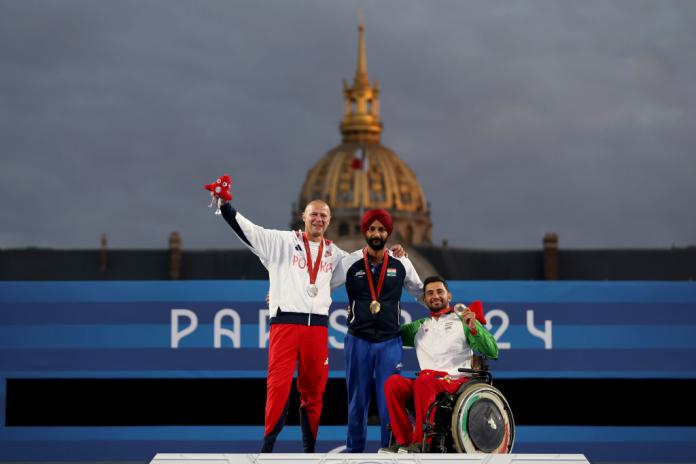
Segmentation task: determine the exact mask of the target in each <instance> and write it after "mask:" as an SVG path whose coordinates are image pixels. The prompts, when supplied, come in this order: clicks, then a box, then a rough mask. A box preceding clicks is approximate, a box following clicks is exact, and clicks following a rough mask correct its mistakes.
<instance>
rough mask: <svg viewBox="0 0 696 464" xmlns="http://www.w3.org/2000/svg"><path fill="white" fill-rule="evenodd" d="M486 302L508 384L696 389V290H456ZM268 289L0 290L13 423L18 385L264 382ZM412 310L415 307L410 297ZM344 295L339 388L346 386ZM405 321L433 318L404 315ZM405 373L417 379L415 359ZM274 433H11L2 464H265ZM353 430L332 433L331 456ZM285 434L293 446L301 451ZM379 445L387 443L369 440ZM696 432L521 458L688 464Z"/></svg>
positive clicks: (539, 433)
mask: <svg viewBox="0 0 696 464" xmlns="http://www.w3.org/2000/svg"><path fill="white" fill-rule="evenodd" d="M450 287H451V290H452V293H453V294H454V296H455V300H456V301H461V302H465V303H466V302H469V301H471V300H474V299H480V300H482V301H483V302H484V308H485V310H486V315H487V317H488V319H489V324H490V326H491V327H490V330H491V332H492V333H494V335H495V336H496V338H497V339H498V343H499V345H500V347H501V349H502V352H501V356H500V360H499V361H497V362H494V363H493V364H492V368H493V369H494V373H495V376H496V377H497V378H529V377H535V378H539V377H560V378H583V377H587V378H636V379H640V378H670V379H675V378H677V379H678V378H685V379H693V378H696V356H695V355H696V330H694V329H696V283H691V282H509V281H504V282H488V281H486V282H471V281H469V282H451V284H450ZM266 290H267V283H266V282H265V281H232V282H230V281H180V282H160V281H157V282H152V281H150V282H148V281H137V282H135V281H134V282H126V281H108V282H0V377H2V379H0V380H1V383H0V400H1V401H0V410H1V411H2V415H3V417H4V415H5V414H4V413H5V403H6V402H5V397H6V382H5V379H7V378H15V379H17V378H120V377H127V378H153V377H154V378H157V377H161V378H173V377H174V378H177V377H178V378H195V377H208V378H210V377H224V378H230V377H245V378H248V377H259V378H261V377H265V376H266V373H265V366H266V362H267V361H266V350H265V346H266V344H267V330H268V328H267V314H268V313H267V310H266V309H265V304H264V303H263V299H264V296H265V294H266ZM406 298H410V297H406ZM346 301H347V298H346V295H345V292H344V291H343V290H340V291H337V292H336V293H335V295H334V305H333V306H332V315H331V326H330V346H331V348H332V349H331V350H330V359H329V365H330V376H331V377H343V356H342V353H341V348H342V343H343V336H344V333H345V311H344V310H342V308H344V307H345V305H346V304H345V302H346ZM403 306H404V314H403V316H404V318H405V320H409V319H416V318H419V317H423V316H425V315H426V314H427V312H426V310H425V309H424V308H422V307H421V306H419V305H417V304H416V303H414V302H409V301H405V303H404V305H403ZM404 369H405V371H406V372H408V371H415V370H417V365H416V362H415V356H414V352H413V350H407V351H406V356H405V360H404ZM261 436H262V427H260V426H259V427H94V428H90V427H7V426H5V425H4V422H3V425H2V426H1V427H0V460H41V459H51V460H56V459H66V460H92V459H101V460H104V459H109V460H148V459H150V458H151V457H152V456H153V455H154V453H156V452H229V453H232V452H256V451H257V449H258V444H259V439H260V438H261ZM344 436H345V427H321V428H320V432H319V437H318V439H319V445H318V448H319V449H320V450H321V451H328V450H329V449H333V448H335V447H336V446H339V445H341V444H342V441H343V439H344ZM298 438H299V430H298V428H297V427H286V429H285V430H284V431H283V433H282V434H281V436H280V438H279V440H280V441H281V443H280V447H281V449H285V450H293V449H295V448H294V447H295V446H296V447H297V448H298V451H299V442H298ZM369 439H370V440H371V441H372V442H373V445H374V446H376V443H377V439H378V430H377V429H374V430H372V429H371V430H370V431H369ZM695 443H696V428H694V427H575V426H573V427H558V426H553V427H533V426H520V427H518V435H517V440H516V446H515V452H521V453H522V452H545V453H555V452H580V453H584V454H586V455H587V456H588V457H590V459H591V460H604V461H608V460H619V461H621V460H623V461H636V460H639V461H660V460H665V459H668V460H673V461H687V460H689V459H691V458H692V457H693V456H696V445H695Z"/></svg>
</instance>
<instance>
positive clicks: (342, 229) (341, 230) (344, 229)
mask: <svg viewBox="0 0 696 464" xmlns="http://www.w3.org/2000/svg"><path fill="white" fill-rule="evenodd" d="M349 233H350V228H349V227H348V223H347V222H342V223H340V224H339V225H338V235H339V236H341V237H345V236H346V235H348V234H349Z"/></svg>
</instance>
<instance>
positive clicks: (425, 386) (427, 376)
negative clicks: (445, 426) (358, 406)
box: [384, 370, 468, 446]
mask: <svg viewBox="0 0 696 464" xmlns="http://www.w3.org/2000/svg"><path fill="white" fill-rule="evenodd" d="M446 375H447V373H446V372H437V371H429V370H424V371H421V372H420V374H419V375H418V377H416V379H415V380H412V379H407V378H406V377H402V376H401V375H399V374H394V375H392V376H391V377H389V378H388V379H387V382H386V383H385V384H384V393H385V395H386V397H387V408H388V409H389V419H390V421H391V427H392V431H393V432H394V437H395V438H396V442H397V443H398V444H399V445H404V446H408V445H411V444H413V443H421V442H422V441H423V422H424V420H425V414H426V413H427V412H428V408H429V407H430V405H431V404H433V402H434V401H435V397H436V396H437V394H438V393H440V392H447V393H450V394H452V393H454V392H456V391H457V389H458V388H459V386H460V385H461V384H463V383H464V382H466V381H467V380H468V378H466V377H464V378H461V379H456V380H451V379H446V378H444V376H446ZM411 398H413V406H414V409H415V414H416V423H415V424H411V421H410V420H409V418H408V414H407V413H406V403H407V401H408V400H410V399H411ZM428 420H432V418H428Z"/></svg>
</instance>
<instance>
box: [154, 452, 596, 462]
mask: <svg viewBox="0 0 696 464" xmlns="http://www.w3.org/2000/svg"><path fill="white" fill-rule="evenodd" d="M281 463H290V464H401V463H404V464H445V463H453V464H556V463H559V464H561V463H562V464H589V461H588V460H587V458H585V456H584V455H582V454H376V453H363V454H348V453H325V454H320V453H315V454H302V453H286V454H283V453H272V454H175V453H159V454H157V455H156V456H155V458H154V459H153V460H152V461H150V464H281Z"/></svg>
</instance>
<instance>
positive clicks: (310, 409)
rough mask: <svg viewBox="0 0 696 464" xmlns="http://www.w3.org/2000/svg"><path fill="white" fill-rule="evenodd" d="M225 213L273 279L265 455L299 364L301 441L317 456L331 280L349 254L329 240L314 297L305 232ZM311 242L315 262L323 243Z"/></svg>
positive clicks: (281, 420)
mask: <svg viewBox="0 0 696 464" xmlns="http://www.w3.org/2000/svg"><path fill="white" fill-rule="evenodd" d="M221 211H222V216H223V217H224V218H225V220H226V221H227V222H228V224H229V225H230V226H231V227H232V229H233V230H234V231H235V233H236V234H237V236H238V237H239V238H240V240H242V242H244V244H245V245H246V246H247V247H249V249H250V250H251V251H252V252H253V253H254V254H255V255H256V256H258V257H259V259H260V260H261V263H262V264H263V265H264V266H265V267H266V269H267V270H268V278H269V281H270V290H269V293H270V295H269V296H270V302H269V312H270V317H271V332H270V343H269V349H268V380H267V383H266V414H265V428H264V442H263V447H262V450H261V451H262V452H270V451H272V450H273V445H274V444H275V441H276V438H277V436H278V433H280V430H281V429H282V428H283V425H284V423H285V417H286V415H287V408H288V397H289V395H290V387H291V383H292V377H293V374H294V372H295V366H297V389H298V390H299V392H300V403H301V404H300V423H301V427H302V442H303V447H304V450H305V451H306V452H313V451H314V445H315V442H316V436H317V429H318V428H319V418H320V416H321V408H322V398H323V396H324V390H325V388H326V381H327V379H328V372H329V364H328V361H329V351H328V314H329V306H330V305H331V288H330V283H331V276H332V273H333V270H334V269H336V266H337V264H338V263H339V261H340V260H341V259H342V258H343V257H344V256H345V255H346V254H347V253H346V252H344V251H343V250H341V249H340V248H338V247H337V246H336V245H335V244H333V243H332V242H331V241H329V240H324V244H323V255H322V260H321V264H320V266H319V271H318V273H317V276H316V281H315V285H316V286H317V289H318V294H317V295H316V296H314V297H312V296H310V294H309V293H308V291H307V288H308V286H309V284H310V278H309V272H308V268H307V254H306V253H307V252H306V250H305V241H304V238H303V233H302V232H300V231H280V230H269V229H264V228H263V227H259V226H257V225H255V224H253V223H252V222H251V221H249V220H248V219H246V218H245V217H244V216H242V215H241V214H239V213H238V212H237V211H236V210H235V209H234V208H232V206H231V205H230V204H229V203H227V204H225V205H223V206H222V208H221ZM308 244H309V249H310V257H311V260H312V263H314V262H315V260H316V258H317V254H318V252H319V248H320V243H319V242H312V241H309V242H308Z"/></svg>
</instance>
